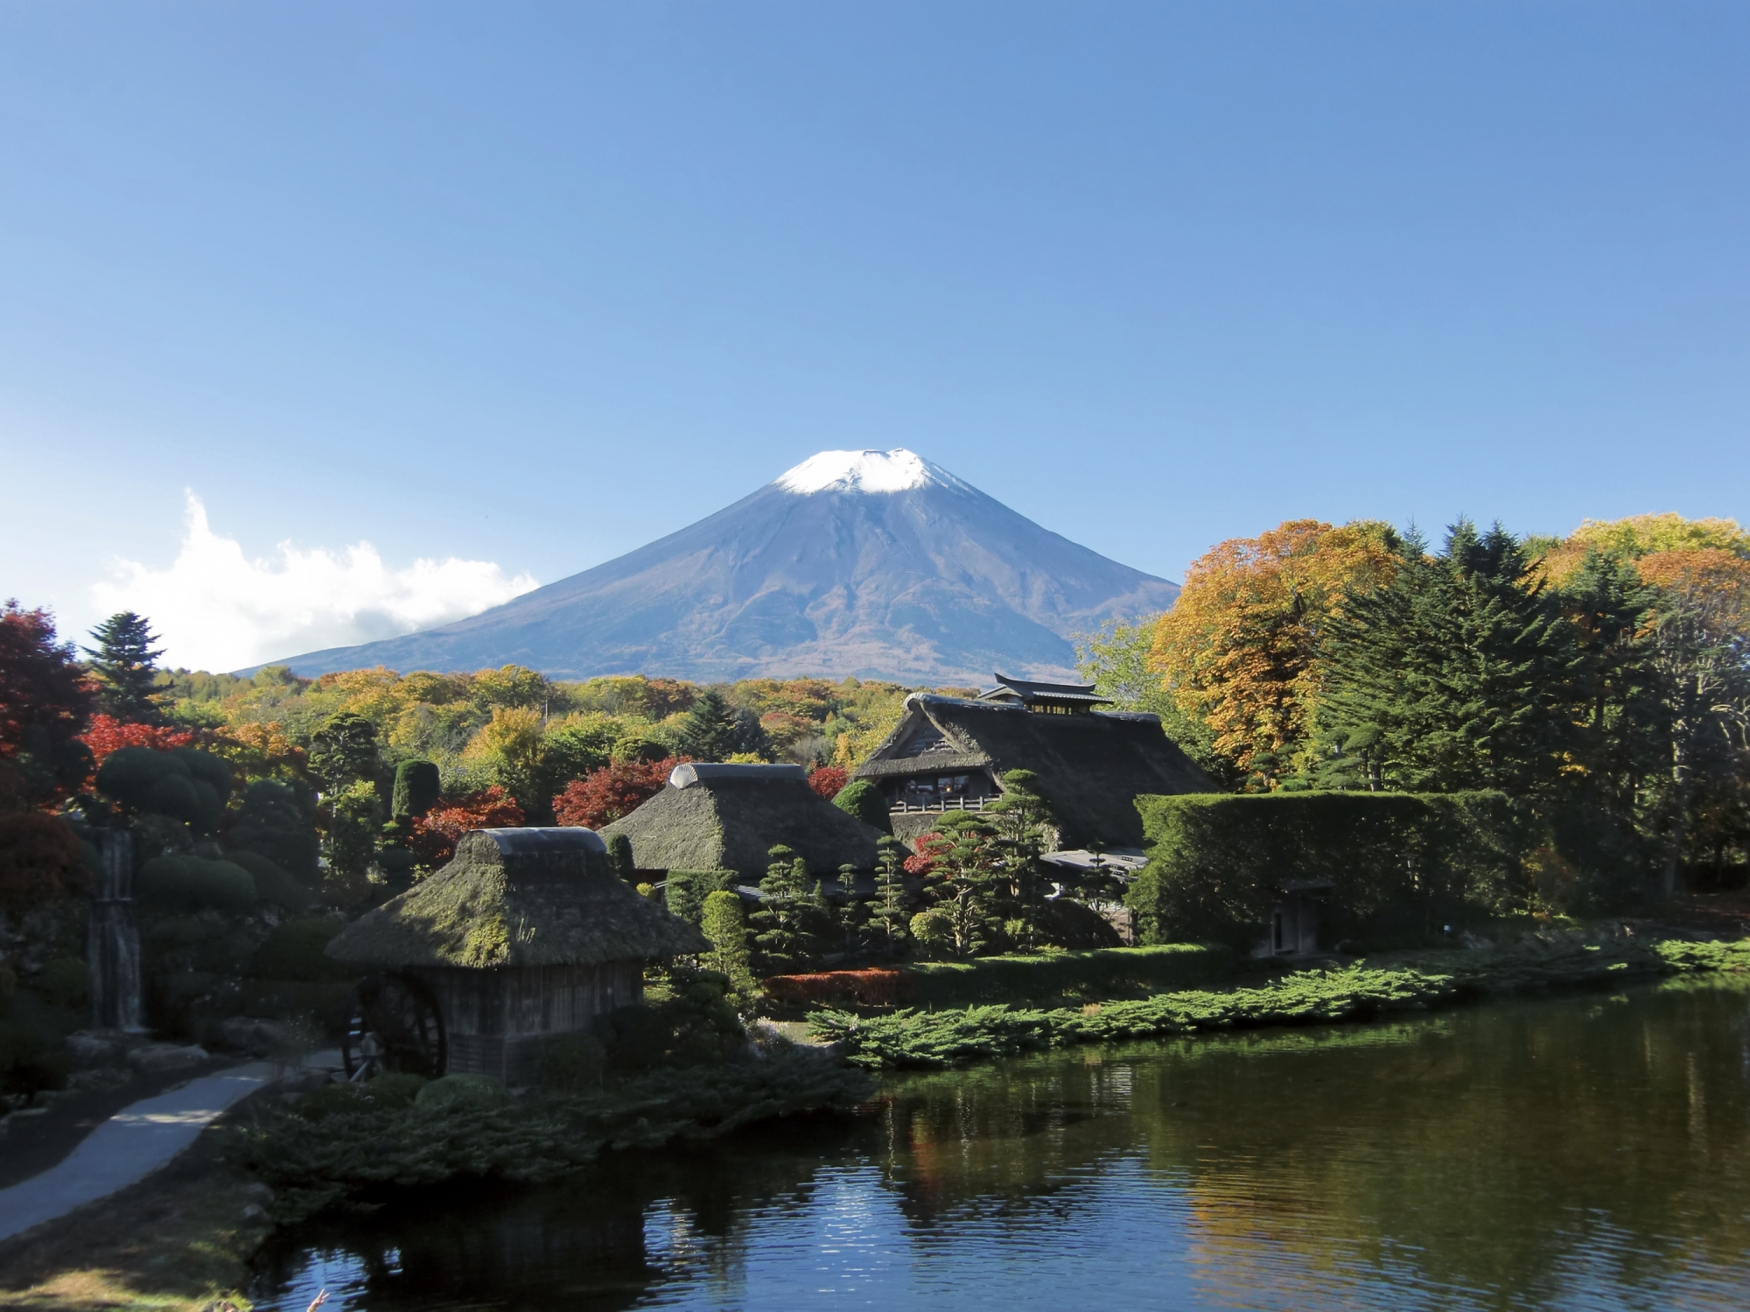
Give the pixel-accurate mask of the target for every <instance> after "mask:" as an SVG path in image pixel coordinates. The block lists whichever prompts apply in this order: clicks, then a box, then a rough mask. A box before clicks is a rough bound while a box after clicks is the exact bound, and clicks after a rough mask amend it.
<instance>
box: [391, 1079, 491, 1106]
mask: <svg viewBox="0 0 1750 1312" xmlns="http://www.w3.org/2000/svg"><path fill="white" fill-rule="evenodd" d="M372 1083H375V1081H374V1080H373V1081H372ZM506 1098H507V1095H506V1093H505V1089H504V1085H502V1084H500V1083H499V1082H498V1081H497V1080H495V1079H493V1078H492V1077H491V1076H490V1075H445V1076H443V1077H442V1078H441V1079H436V1080H432V1081H431V1082H430V1083H428V1084H425V1085H423V1086H422V1087H421V1088H420V1090H419V1093H418V1096H416V1097H415V1098H414V1099H413V1104H414V1106H416V1107H418V1108H419V1110H420V1111H422V1112H427V1111H431V1112H435V1111H441V1110H443V1109H444V1108H446V1107H454V1106H456V1105H457V1104H458V1103H466V1104H469V1105H471V1106H476V1107H496V1106H498V1105H499V1104H501V1103H503V1102H505V1101H506Z"/></svg>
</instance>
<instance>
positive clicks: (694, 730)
mask: <svg viewBox="0 0 1750 1312" xmlns="http://www.w3.org/2000/svg"><path fill="white" fill-rule="evenodd" d="M680 748H681V754H682V755H684V756H690V757H692V758H693V759H694V760H697V761H725V760H728V759H729V758H730V757H731V756H735V755H737V754H743V753H752V754H754V755H756V756H761V757H765V758H767V759H770V757H771V754H772V743H771V739H769V738H768V737H767V736H766V731H765V730H764V729H762V728H760V721H759V717H758V716H757V715H755V714H754V713H753V712H752V711H750V710H747V709H745V708H743V707H739V706H731V705H730V704H729V701H728V699H727V698H725V697H724V696H723V694H722V693H720V692H718V691H717V690H716V689H715V688H707V689H706V690H705V691H704V692H703V693H702V694H701V695H700V697H699V699H698V701H696V702H694V703H693V709H692V710H690V711H688V712H687V714H686V717H685V718H684V719H683V720H682V721H681V725H680Z"/></svg>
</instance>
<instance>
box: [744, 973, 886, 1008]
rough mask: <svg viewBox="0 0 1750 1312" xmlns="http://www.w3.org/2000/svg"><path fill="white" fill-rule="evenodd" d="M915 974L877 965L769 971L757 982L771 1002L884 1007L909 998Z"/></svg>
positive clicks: (802, 1004)
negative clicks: (794, 972)
mask: <svg viewBox="0 0 1750 1312" xmlns="http://www.w3.org/2000/svg"><path fill="white" fill-rule="evenodd" d="M917 985H918V977H917V976H916V975H915V974H913V973H912V972H911V971H909V970H895V969H893V968H892V967H890V966H887V967H883V966H877V967H873V968H871V969H868V970H828V971H820V972H818V973H816V974H812V975H773V976H772V977H771V978H770V979H767V980H765V981H763V982H762V983H761V986H760V987H761V988H762V989H763V990H764V992H765V995H766V996H767V997H768V998H770V999H771V1000H772V1001H773V1002H782V1003H788V1004H791V1005H799V1006H812V1005H818V1004H822V1003H826V1004H831V1005H833V1006H839V1007H845V1006H862V1007H886V1006H892V1005H894V1004H895V1003H900V1002H909V1001H911V999H912V998H913V997H914V996H916V994H917Z"/></svg>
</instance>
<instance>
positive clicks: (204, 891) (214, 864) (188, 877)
mask: <svg viewBox="0 0 1750 1312" xmlns="http://www.w3.org/2000/svg"><path fill="white" fill-rule="evenodd" d="M139 894H140V898H141V900H143V901H145V902H149V903H152V904H153V905H155V906H159V907H162V908H164V909H166V910H169V911H200V910H204V909H206V908H208V907H211V908H213V909H215V910H218V911H247V910H249V909H250V908H251V907H253V906H254V905H255V877H254V876H253V875H251V874H250V873H249V872H248V871H247V870H245V869H244V868H243V867H242V866H240V865H238V864H236V863H235V862H233V861H209V860H207V859H206V858H205V857H199V856H158V857H153V858H152V859H151V860H150V861H148V862H146V864H145V865H144V866H143V867H141V869H140V879H139Z"/></svg>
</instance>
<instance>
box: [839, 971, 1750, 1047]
mask: <svg viewBox="0 0 1750 1312" xmlns="http://www.w3.org/2000/svg"><path fill="white" fill-rule="evenodd" d="M1705 971H1734V972H1736V971H1750V940H1746V941H1743V942H1738V943H1688V942H1677V941H1668V942H1664V943H1659V944H1653V945H1645V944H1633V943H1611V944H1603V945H1599V944H1580V943H1573V944H1558V945H1554V946H1524V947H1513V948H1494V949H1485V950H1478V951H1472V952H1441V953H1424V954H1420V955H1419V956H1418V957H1416V958H1415V959H1413V960H1400V961H1397V962H1394V963H1392V964H1391V965H1389V966H1384V967H1372V966H1368V965H1367V964H1366V963H1364V962H1362V963H1357V964H1355V965H1353V966H1349V967H1345V968H1343V969H1340V970H1309V971H1302V972H1299V973H1297V974H1293V975H1286V976H1284V977H1282V978H1281V979H1279V980H1276V981H1274V982H1272V983H1270V984H1267V985H1264V986H1262V987H1256V988H1236V989H1230V990H1226V991H1222V992H1212V991H1207V990H1183V991H1178V992H1171V993H1162V994H1159V995H1157V996H1154V997H1150V998H1143V999H1138V1000H1131V1001H1116V1002H1105V1003H1090V1004H1087V1005H1085V1006H1082V1007H1079V1008H1073V1007H1063V1008H1054V1009H1041V1010H1035V1009H1026V1008H1016V1007H1009V1006H1001V1005H998V1006H974V1007H967V1008H962V1009H955V1010H945V1011H918V1010H906V1011H901V1012H894V1013H891V1014H889V1015H885V1016H867V1017H865V1016H857V1015H854V1014H852V1013H850V1012H845V1011H820V1012H816V1013H814V1015H812V1016H811V1017H810V1018H809V1027H810V1030H811V1031H812V1032H813V1034H814V1035H815V1036H816V1037H818V1038H821V1039H825V1040H828V1041H830V1042H833V1043H836V1044H838V1045H840V1048H841V1050H842V1051H843V1052H845V1054H846V1056H847V1059H848V1060H850V1061H851V1062H854V1063H855V1064H857V1065H859V1066H864V1067H867V1068H869V1069H877V1070H880V1069H903V1068H914V1069H931V1068H939V1067H943V1066H950V1065H955V1064H959V1063H962V1062H968V1061H975V1060H980V1059H985V1058H991V1057H1004V1056H1010V1055H1013V1054H1016V1053H1021V1052H1028V1051H1036V1050H1041V1049H1046V1048H1058V1047H1067V1046H1070V1045H1073V1044H1078V1043H1105V1042H1113V1041H1120V1040H1127V1039H1152V1038H1166V1037H1170V1036H1173V1035H1182V1034H1196V1033H1203V1032H1208V1031H1215V1030H1226V1029H1236V1028H1240V1027H1246V1026H1263V1025H1310V1024H1331V1023H1335V1022H1340V1021H1345V1020H1352V1019H1363V1018H1368V1017H1373V1016H1379V1015H1385V1014H1389V1013H1391V1012H1394V1011H1408V1010H1426V1009H1429V1008H1433V1007H1438V1006H1444V1005H1448V1004H1451V1003H1453V1002H1457V1001H1459V1000H1461V999H1464V998H1470V997H1481V996H1489V995H1497V994H1512V993H1523V992H1530V991H1537V990H1544V989H1551V988H1576V987H1589V986H1590V987H1596V986H1599V985H1608V986H1613V985H1616V984H1620V983H1623V982H1626V981H1627V980H1630V979H1636V978H1650V977H1654V976H1658V975H1666V974H1681V973H1691V972H1705Z"/></svg>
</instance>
